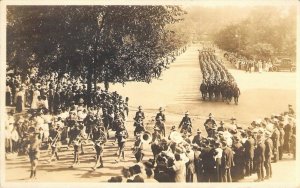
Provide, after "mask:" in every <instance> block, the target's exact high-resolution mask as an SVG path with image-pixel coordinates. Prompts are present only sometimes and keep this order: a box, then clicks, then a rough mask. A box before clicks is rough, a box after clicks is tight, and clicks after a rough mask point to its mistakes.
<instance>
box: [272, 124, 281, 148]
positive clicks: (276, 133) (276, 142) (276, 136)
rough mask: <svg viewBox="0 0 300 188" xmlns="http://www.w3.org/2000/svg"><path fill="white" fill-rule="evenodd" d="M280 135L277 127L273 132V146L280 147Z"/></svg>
mask: <svg viewBox="0 0 300 188" xmlns="http://www.w3.org/2000/svg"><path fill="white" fill-rule="evenodd" d="M279 137H280V132H279V130H278V129H277V128H275V130H274V132H273V134H272V137H271V138H272V141H273V146H274V148H278V147H279V145H280V143H279Z"/></svg>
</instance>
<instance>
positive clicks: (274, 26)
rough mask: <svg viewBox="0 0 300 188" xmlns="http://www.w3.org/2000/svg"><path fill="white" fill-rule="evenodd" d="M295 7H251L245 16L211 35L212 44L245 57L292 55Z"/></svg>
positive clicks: (294, 45)
mask: <svg viewBox="0 0 300 188" xmlns="http://www.w3.org/2000/svg"><path fill="white" fill-rule="evenodd" d="M296 15H297V14H296V8H295V7H289V9H279V8H277V7H259V8H254V9H253V10H252V11H251V13H250V14H249V16H248V17H247V18H246V19H245V20H243V21H240V22H238V23H235V24H231V25H228V26H226V27H225V28H223V29H221V30H220V31H219V32H217V33H216V34H215V36H214V41H215V43H216V44H217V45H218V46H219V47H220V48H221V49H224V50H226V51H232V52H239V53H243V55H245V56H256V57H260V58H263V59H265V58H270V56H272V55H276V54H278V53H280V54H285V55H286V56H290V57H292V58H294V57H295V55H296Z"/></svg>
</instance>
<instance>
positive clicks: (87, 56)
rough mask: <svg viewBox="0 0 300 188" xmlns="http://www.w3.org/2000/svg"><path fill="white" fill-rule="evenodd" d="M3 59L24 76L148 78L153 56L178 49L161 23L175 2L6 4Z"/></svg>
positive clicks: (171, 16)
mask: <svg viewBox="0 0 300 188" xmlns="http://www.w3.org/2000/svg"><path fill="white" fill-rule="evenodd" d="M7 12H8V15H7V48H8V49H7V62H8V65H9V68H10V69H14V70H16V71H17V72H20V73H22V74H24V75H26V74H28V70H30V69H31V68H32V67H38V70H39V72H38V73H39V75H40V76H43V75H46V74H48V73H50V72H57V73H58V74H59V76H60V77H61V76H62V75H63V74H65V73H68V74H70V75H71V76H75V77H79V76H80V77H82V78H83V79H85V80H87V85H88V91H91V90H92V84H93V83H94V84H96V83H97V82H105V83H109V82H121V83H125V82H127V81H132V80H133V81H142V82H148V83H149V82H150V81H151V79H153V78H154V76H155V74H154V73H155V71H157V70H159V69H157V68H158V66H160V64H159V60H160V59H161V58H164V57H166V56H168V55H170V54H171V53H172V52H173V51H174V50H176V49H178V48H179V47H180V45H184V44H182V43H180V44H174V38H176V35H174V32H172V31H171V30H170V29H168V28H167V26H169V25H172V24H176V23H177V22H179V21H181V20H182V16H183V15H184V11H183V10H182V9H181V8H180V7H178V6H38V7H36V6H9V7H8V10H7Z"/></svg>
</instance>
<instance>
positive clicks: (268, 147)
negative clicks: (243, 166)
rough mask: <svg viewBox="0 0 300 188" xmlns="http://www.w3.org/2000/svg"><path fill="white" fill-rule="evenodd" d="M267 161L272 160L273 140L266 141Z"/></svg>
mask: <svg viewBox="0 0 300 188" xmlns="http://www.w3.org/2000/svg"><path fill="white" fill-rule="evenodd" d="M265 146H266V149H265V160H271V157H272V152H273V141H272V140H271V138H268V139H266V140H265Z"/></svg>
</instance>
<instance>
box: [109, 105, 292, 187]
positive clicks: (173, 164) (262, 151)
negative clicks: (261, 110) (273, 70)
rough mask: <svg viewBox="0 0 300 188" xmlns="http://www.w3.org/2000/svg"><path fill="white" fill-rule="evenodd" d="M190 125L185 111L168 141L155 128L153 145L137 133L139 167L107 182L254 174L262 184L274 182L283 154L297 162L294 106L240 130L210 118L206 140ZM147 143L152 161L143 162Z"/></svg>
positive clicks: (236, 177)
mask: <svg viewBox="0 0 300 188" xmlns="http://www.w3.org/2000/svg"><path fill="white" fill-rule="evenodd" d="M137 113H142V112H141V111H140V112H137ZM161 115H163V116H164V117H165V114H164V113H162V112H161V111H160V112H159V113H158V116H157V117H161ZM160 119H162V118H160ZM181 125H184V126H181ZM191 126H192V124H191V119H190V118H189V114H188V112H187V113H186V114H185V116H184V117H183V119H182V121H181V123H180V125H179V127H178V129H177V128H176V127H175V126H173V127H172V128H171V130H170V133H169V134H168V135H167V136H166V137H165V136H162V135H161V134H160V133H159V132H158V131H159V128H157V127H156V126H155V127H154V132H153V133H152V137H151V141H150V142H147V139H144V138H143V136H145V134H143V133H142V134H141V135H140V134H138V135H137V136H136V142H137V144H136V145H135V146H138V147H139V150H135V151H137V152H136V153H139V155H138V156H141V158H139V157H136V159H137V162H139V163H138V164H136V165H134V166H130V167H128V168H123V170H122V175H120V176H116V177H111V178H110V179H109V180H108V182H153V181H156V182H232V181H240V180H242V179H244V178H245V177H247V176H251V175H252V174H257V180H256V181H264V180H266V179H270V178H272V163H277V162H279V161H281V160H282V159H283V153H288V155H290V154H292V155H293V158H294V159H295V157H296V156H295V155H296V125H295V112H294V110H293V108H292V106H291V105H289V110H288V111H286V112H284V113H281V114H276V115H275V114H273V115H272V116H271V117H266V118H264V119H262V120H261V119H257V120H255V121H253V122H252V123H251V125H250V126H249V127H245V128H242V127H240V126H238V124H237V123H236V119H235V118H231V123H230V124H224V123H223V122H222V121H221V122H219V123H218V122H217V121H216V120H215V119H214V118H213V117H212V114H209V118H208V119H207V120H206V121H205V123H204V127H205V130H206V133H207V136H204V135H202V133H201V130H200V129H197V131H196V134H192V133H191V132H190V131H189V130H191V129H190V127H191ZM179 130H180V131H179ZM146 135H148V134H146ZM146 138H148V136H146ZM143 144H151V150H152V153H153V157H152V158H151V159H149V160H148V161H143V162H142V157H143ZM141 162H142V163H141Z"/></svg>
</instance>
